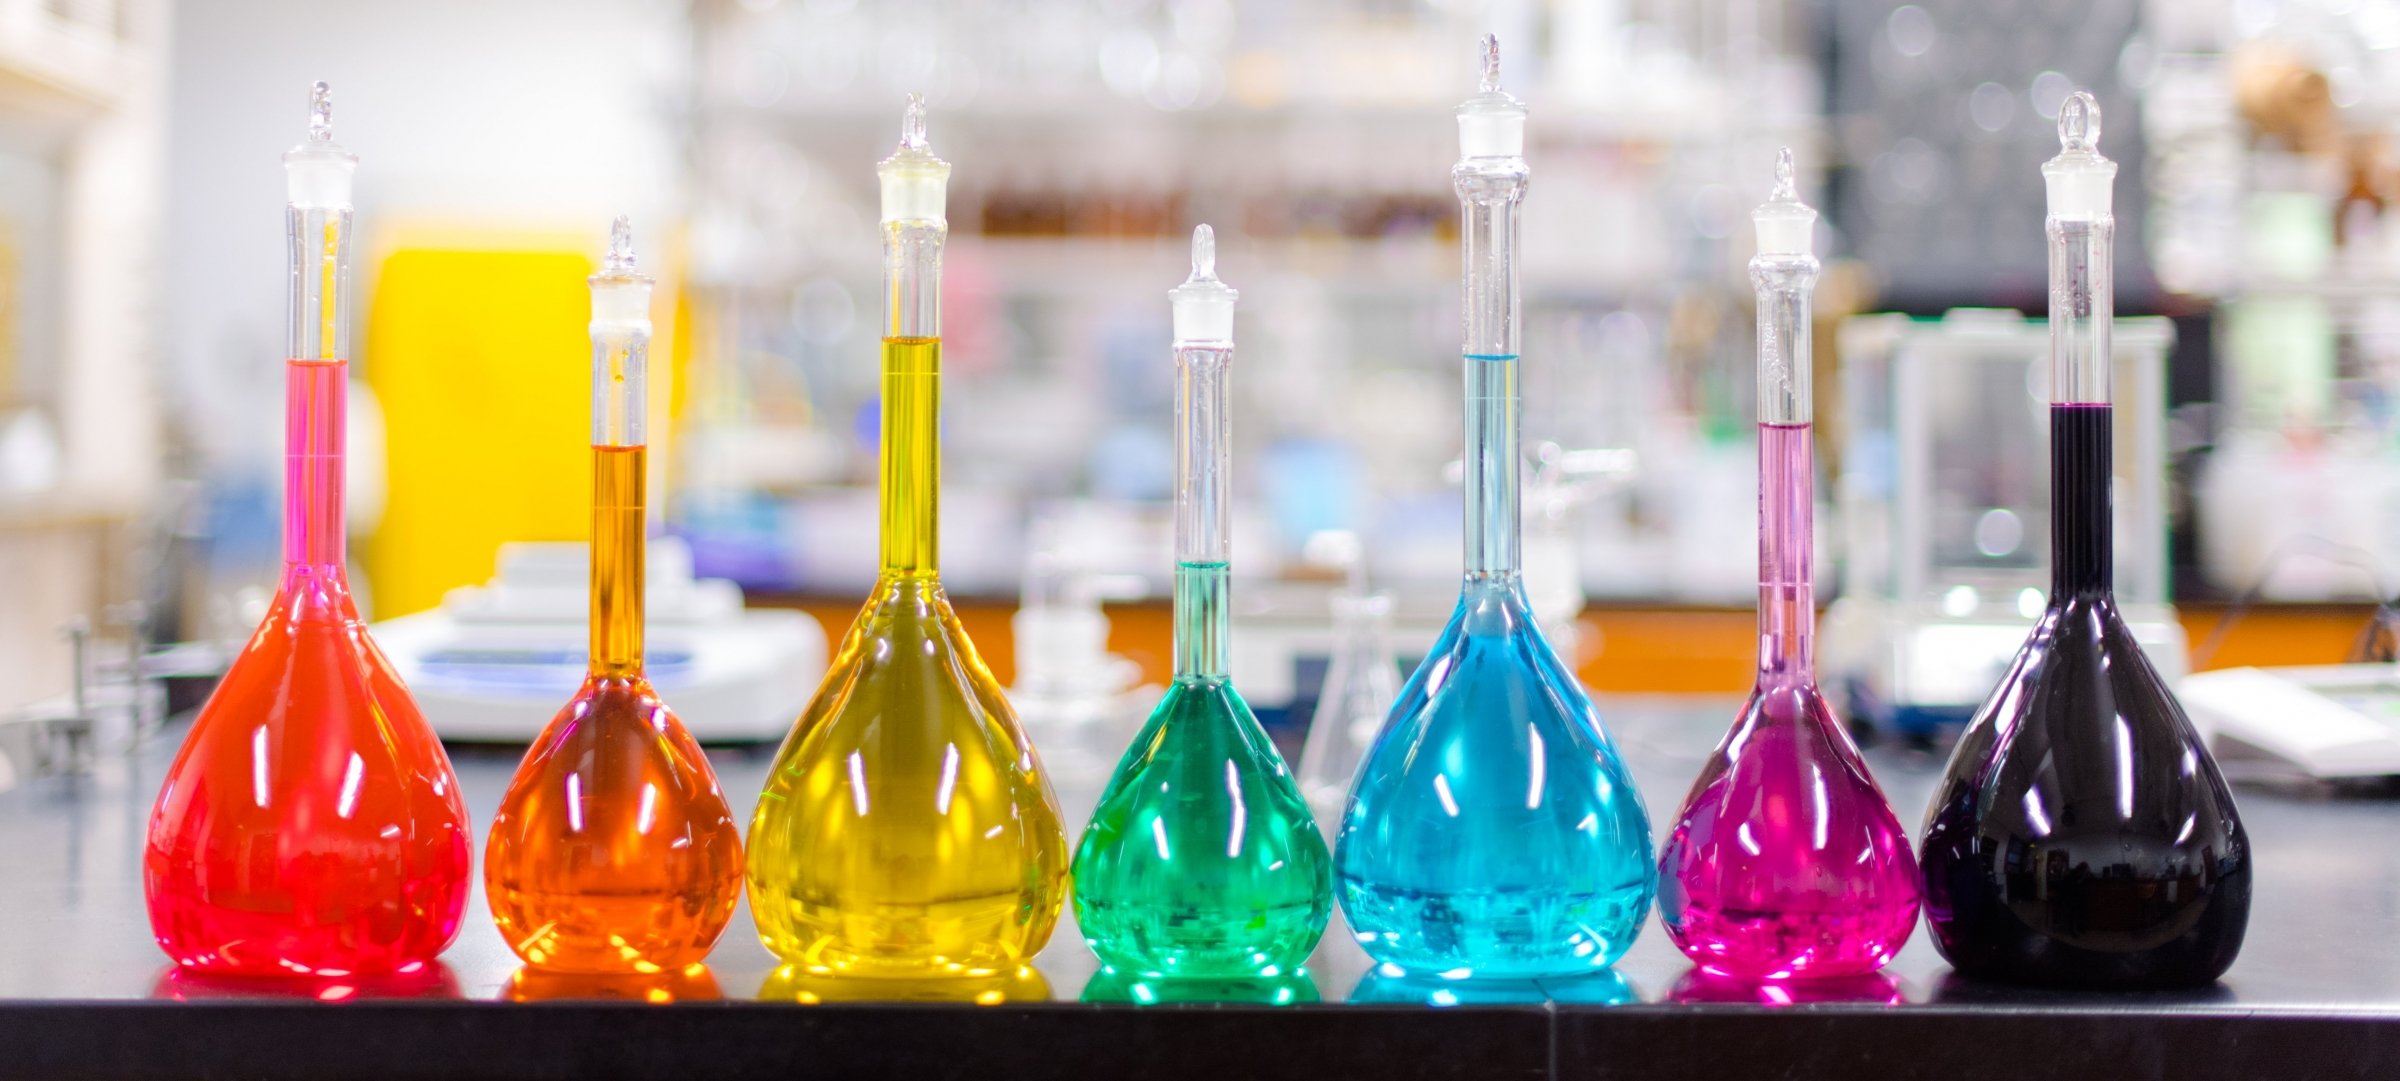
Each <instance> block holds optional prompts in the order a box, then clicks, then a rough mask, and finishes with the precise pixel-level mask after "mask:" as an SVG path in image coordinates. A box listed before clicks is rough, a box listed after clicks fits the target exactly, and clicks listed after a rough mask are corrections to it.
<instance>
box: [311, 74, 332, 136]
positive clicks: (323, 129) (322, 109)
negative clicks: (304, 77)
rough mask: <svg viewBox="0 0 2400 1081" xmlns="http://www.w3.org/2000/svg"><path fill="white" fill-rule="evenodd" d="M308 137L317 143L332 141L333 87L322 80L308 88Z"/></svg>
mask: <svg viewBox="0 0 2400 1081" xmlns="http://www.w3.org/2000/svg"><path fill="white" fill-rule="evenodd" d="M308 138H309V140H310V141H311V142H319V143H329V142H332V141H333V88H332V87H329V86H327V85H325V83H324V82H323V81H322V80H319V81H318V82H315V83H312V84H310V86H309V88H308Z"/></svg>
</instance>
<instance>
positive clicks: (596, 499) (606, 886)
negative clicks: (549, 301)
mask: <svg viewBox="0 0 2400 1081" xmlns="http://www.w3.org/2000/svg"><path fill="white" fill-rule="evenodd" d="M590 284H591V290H592V319H591V338H592V381H591V405H592V434H591V439H592V542H591V650H590V661H589V664H588V666H587V668H586V670H585V675H584V680H583V685H582V686H581V687H580V688H578V689H577V690H576V692H575V695H574V697H573V698H571V699H569V700H568V702H567V704H566V705H565V706H564V707H563V708H561V709H560V710H559V711H558V714H557V715H556V716H554V717H552V718H551V720H550V723H549V724H548V725H546V726H544V727H543V729H542V732H541V734H540V735H538V736H536V737H534V741H533V746H532V747H531V748H530V749H528V750H527V751H526V754H525V760H524V762H523V763H522V764H520V765H519V766H518V767H517V772H516V775H515V777H513V778H512V779H511V780H510V781H509V785H508V792H507V794H506V795H505V796H503V797H502V798H501V801H500V811H499V813H498V814H497V815H496V816H494V817H493V819H492V830H491V839H490V841H489V842H488V843H487V844H486V845H485V849H484V857H483V890H484V897H485V900H487V901H488V902H489V903H490V904H491V909H492V918H493V920H494V921H496V922H497V923H498V924H499V925H500V936H501V938H503V939H504V940H506V941H507V943H508V948H509V949H510V950H513V951H515V952H516V954H517V956H518V957H521V958H523V959H524V960H525V963H526V964H528V965H532V966H534V967H536V968H541V969H551V970H557V971H564V972H577V973H622V974H630V975H653V974H657V973H661V972H673V971H680V970H682V969H684V968H686V967H688V966H696V965H698V964H699V963H700V962H701V960H702V959H704V958H706V957H707V956H708V951H709V949H710V947H712V946H714V945H716V942H717V936H718V935H720V934H722V933H724V931H725V924H726V922H727V921H729V920H731V919H732V918H733V906H734V903H735V902H736V901H738V900H740V899H741V889H742V836H741V825H740V823H738V822H737V821H735V819H734V817H733V811H732V809H731V808H730V807H728V806H727V805H726V803H725V795H724V793H723V792H721V791H719V790H718V788H717V775H716V772H715V771H714V770H712V769H710V768H709V764H708V756H707V755H706V754H703V753H702V752H701V750H700V744H699V742H698V741H697V740H694V739H693V738H692V734H691V732H690V731H688V730H686V729H685V728H684V725H683V721H682V720H681V719H680V718H678V717H676V716H675V712H674V711H673V710H671V709H669V708H667V704H666V703H665V702H663V701H660V700H659V696H658V692H657V691H656V690H655V689H654V688H652V687H651V685H650V679H649V676H648V675H647V673H646V671H645V670H644V668H643V664H642V647H643V631H644V625H643V614H644V609H643V594H644V591H645V588H646V582H647V579H646V577H645V575H644V574H643V567H644V564H643V557H644V554H645V549H646V545H647V529H648V525H649V517H650V516H649V500H648V498H647V492H648V477H649V397H650V334H651V325H650V293H651V289H652V285H653V283H652V280H651V278H650V277H649V276H647V275H645V274H642V273H641V272H640V271H639V270H637V269H635V265H634V253H633V226H632V223H630V222H629V221H627V220H626V219H624V218H618V219H617V220H616V224H615V226H614V227H613V228H612V229H611V230H610V234H609V245H608V256H607V259H606V260H605V261H604V262H603V263H602V265H601V268H600V272H599V273H598V274H595V275H593V276H592V277H591V279H590Z"/></svg>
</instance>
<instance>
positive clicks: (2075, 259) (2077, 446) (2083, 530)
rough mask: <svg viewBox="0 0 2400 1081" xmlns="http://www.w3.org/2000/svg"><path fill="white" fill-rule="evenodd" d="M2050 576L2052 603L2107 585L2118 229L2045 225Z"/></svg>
mask: <svg viewBox="0 0 2400 1081" xmlns="http://www.w3.org/2000/svg"><path fill="white" fill-rule="evenodd" d="M2045 232H2047V233H2048V234H2049V241H2050V401H2051V407H2050V575H2051V599H2052V601H2053V602H2057V601H2060V600H2063V599H2065V598H2068V597H2074V596H2099V595H2105V594H2107V593H2108V592H2109V591H2110V589H2111V587H2112V584H2113V582H2112V579H2113V577H2114V572H2115V567H2114V562H2115V560H2114V555H2115V551H2114V549H2115V544H2116V537H2115V522H2114V521H2113V520H2112V518H2113V514H2114V512H2113V510H2112V498H2111V497H2112V491H2111V489H2112V488H2113V487H2114V485H2115V480H2114V477H2115V461H2114V451H2115V448H2114V443H2115V440H2114V432H2113V428H2114V421H2113V419H2112V417H2111V413H2110V404H2109V403H2110V386H2109V383H2110V370H2111V368H2112V367H2113V359H2114V356H2113V352H2112V345H2111V340H2110V330H2111V327H2112V324H2113V321H2114V318H2115V315H2116V283H2115V281H2114V275H2113V267H2114V266H2115V259H2116V221H2115V219H2114V218H2112V217H2109V216H2106V215H2103V216H2100V217H2098V218H2093V219H2069V220H2061V219H2059V218H2058V217H2056V216H2053V217H2051V218H2050V219H2049V221H2048V222H2047V224H2046V228H2045Z"/></svg>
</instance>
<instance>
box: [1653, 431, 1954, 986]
mask: <svg viewBox="0 0 2400 1081" xmlns="http://www.w3.org/2000/svg"><path fill="white" fill-rule="evenodd" d="M1758 440H1759V442H1758V461H1759V487H1758V491H1759V499H1758V513H1759V587H1758V613H1759V658H1758V687H1757V690H1755V691H1753V692H1752V693H1751V695H1750V701H1749V704H1748V705H1746V706H1744V707H1743V709H1742V714H1741V718H1740V719H1739V720H1737V721H1735V722H1734V726H1733V730H1732V731H1731V732H1728V733H1727V734H1726V736H1725V740H1724V742H1723V743H1721V744H1719V745H1718V747H1717V750H1716V753H1715V754H1713V755H1711V756H1710V758H1709V762H1708V766H1707V767H1706V768H1705V769H1704V770H1703V771H1702V772H1701V774H1700V779H1699V780H1698V781H1697V782H1695V783H1694V784H1693V786H1692V792H1691V795H1689V796H1687V797H1685V799H1684V805H1683V811H1682V813H1681V814H1680V815H1679V816H1678V817H1677V818H1676V822H1675V830H1674V832H1673V834H1672V835H1671V836H1670V837H1669V838H1668V840H1667V846H1666V850H1665V852H1664V853H1663V854H1662V856H1661V858H1660V861H1659V915H1660V916H1661V917H1662V919H1663V920H1664V922H1665V923H1666V926H1667V933H1668V934H1669V935H1670V936H1672V937H1673V938H1674V940H1675V945H1676V946H1677V947H1679V948H1681V949H1682V950H1683V952H1684V953H1685V954H1686V955H1687V956H1689V957H1691V959H1692V960H1693V961H1694V962H1696V963H1698V964H1699V965H1700V967H1701V968H1702V969H1704V970H1707V971H1709V972H1714V973H1721V974H1725V975H1729V976H1737V977H1743V978H1747V979H1765V980H1781V979H1792V978H1808V979H1819V978H1835V977H1844V976H1858V975H1861V974H1863V973H1868V972H1873V971H1875V970H1876V969H1879V968H1881V967H1883V966H1884V965H1885V964H1886V963H1888V962H1889V961H1891V959H1892V957H1893V955H1894V954H1897V953H1899V952H1900V947H1901V945H1902V944H1903V943H1905V942H1907V941H1908V936H1909V933H1910V932H1911V931H1913V930H1915V929H1916V923H1917V866H1916V861H1915V860H1914V859H1912V858H1911V857H1910V855H1909V848H1908V836H1907V834H1906V833H1904V832H1903V831H1902V830H1901V828H1900V821H1899V819H1898V818H1897V817H1895V816H1894V815H1893V814H1892V809H1891V804H1890V803H1888V802H1887V801H1886V800H1885V799H1884V798H1883V792H1882V790H1881V789H1879V788H1877V787H1876V785H1875V779H1874V777H1872V776H1871V775H1869V774H1868V772H1867V767H1866V763H1865V762H1864V761H1863V760H1861V759H1860V757H1859V754H1858V747H1857V745H1855V744H1853V743H1852V742H1851V741H1850V735H1849V732H1848V731H1847V730H1846V729H1845V728H1844V727H1843V725H1842V723H1841V721H1840V720H1839V719H1837V718H1836V717H1834V715H1833V711H1832V709H1831V708H1830V707H1828V706H1827V705H1826V703H1825V699H1824V696H1823V695H1822V694H1820V693H1819V692H1818V690H1817V683H1816V667H1815V649H1814V638H1815V624H1816V591H1815V584H1814V582H1813V580H1812V561H1813V559H1814V555H1815V544H1814V539H1813V537H1812V536H1811V527H1812V517H1813V510H1814V500H1815V492H1814V478H1813V475H1812V470H1813V463H1812V453H1811V443H1810V433H1809V426H1808V425H1805V424H1796V425H1783V424H1761V425H1759V428H1758Z"/></svg>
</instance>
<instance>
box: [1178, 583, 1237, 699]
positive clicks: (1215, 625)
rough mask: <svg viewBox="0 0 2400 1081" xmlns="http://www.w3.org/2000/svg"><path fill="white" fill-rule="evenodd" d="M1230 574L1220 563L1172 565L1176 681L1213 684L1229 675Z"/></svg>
mask: <svg viewBox="0 0 2400 1081" xmlns="http://www.w3.org/2000/svg"><path fill="white" fill-rule="evenodd" d="M1232 577H1233V575H1232V571H1231V569H1230V568H1229V567H1227V566H1226V564H1225V563H1223V562H1222V561H1219V562H1178V563H1177V564H1176V565H1175V679H1176V680H1177V681H1178V682H1185V683H1189V682H1214V681H1220V680H1223V679H1225V678H1226V677H1227V675H1228V674H1229V666H1230V657H1229V653H1230V651H1231V648H1232V646H1231V643H1232V629H1231V628H1232V623H1233V613H1232V610H1231V599H1232V598H1231V594H1232V588H1231V586H1232Z"/></svg>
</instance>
